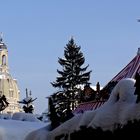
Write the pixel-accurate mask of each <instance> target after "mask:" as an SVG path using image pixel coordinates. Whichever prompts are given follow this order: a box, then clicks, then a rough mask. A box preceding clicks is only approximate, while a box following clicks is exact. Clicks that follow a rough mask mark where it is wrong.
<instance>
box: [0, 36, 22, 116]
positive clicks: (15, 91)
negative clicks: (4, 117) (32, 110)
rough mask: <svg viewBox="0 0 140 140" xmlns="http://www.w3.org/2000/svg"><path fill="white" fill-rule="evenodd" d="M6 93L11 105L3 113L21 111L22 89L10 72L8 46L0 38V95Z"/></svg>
mask: <svg viewBox="0 0 140 140" xmlns="http://www.w3.org/2000/svg"><path fill="white" fill-rule="evenodd" d="M2 95H5V97H6V99H7V101H8V103H9V105H8V107H6V108H5V109H4V110H3V111H2V113H11V114H12V113H15V112H20V110H21V109H20V105H19V103H18V101H19V99H20V90H19V88H18V84H17V80H16V79H13V78H12V76H11V74H10V73H9V66H8V50H7V46H6V45H5V43H4V42H3V40H2V38H0V96H2Z"/></svg>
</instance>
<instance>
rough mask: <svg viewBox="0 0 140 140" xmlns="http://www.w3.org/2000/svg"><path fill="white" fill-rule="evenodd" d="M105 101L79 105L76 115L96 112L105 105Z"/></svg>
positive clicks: (75, 111)
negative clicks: (88, 111) (90, 111)
mask: <svg viewBox="0 0 140 140" xmlns="http://www.w3.org/2000/svg"><path fill="white" fill-rule="evenodd" d="M104 103H105V101H91V102H85V103H81V104H79V105H78V107H77V108H76V109H75V110H74V111H73V113H74V114H77V113H83V112H84V111H86V110H95V109H97V108H99V107H100V106H101V105H103V104H104Z"/></svg>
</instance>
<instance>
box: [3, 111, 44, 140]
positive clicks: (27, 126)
mask: <svg viewBox="0 0 140 140" xmlns="http://www.w3.org/2000/svg"><path fill="white" fill-rule="evenodd" d="M23 120H24V121H23ZM46 125H47V124H46V123H43V122H41V121H39V120H38V119H37V118H36V117H35V116H34V115H33V114H29V113H15V114H13V116H12V115H8V114H1V115H0V140H24V139H25V137H26V136H27V135H28V134H29V133H30V132H32V131H34V130H36V129H40V128H42V127H44V126H46Z"/></svg>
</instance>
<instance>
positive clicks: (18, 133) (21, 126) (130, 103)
mask: <svg viewBox="0 0 140 140" xmlns="http://www.w3.org/2000/svg"><path fill="white" fill-rule="evenodd" d="M134 83H135V80H134V79H131V78H127V79H123V80H121V81H120V82H119V83H118V84H117V85H116V86H115V88H114V89H113V91H112V93H111V95H110V98H109V99H108V101H107V102H106V103H104V104H103V105H102V106H101V107H100V108H98V109H96V110H92V111H85V112H84V113H83V114H77V115H75V116H74V117H73V118H71V119H70V120H68V121H66V122H65V123H63V124H61V125H60V126H59V127H57V128H56V129H54V130H52V131H49V128H50V126H49V125H50V124H47V123H42V122H38V121H36V119H33V118H32V117H33V116H29V115H28V116H26V115H27V114H26V115H25V114H22V113H19V114H15V115H13V116H12V119H11V120H6V119H0V124H1V125H0V140H54V139H55V137H56V136H59V135H62V134H64V135H65V134H70V133H72V132H74V131H75V130H80V128H81V127H82V126H87V127H92V128H95V129H96V128H97V127H101V128H102V130H104V131H105V130H110V131H113V130H114V129H115V126H116V124H121V125H122V126H123V125H125V124H126V123H127V122H128V121H129V120H132V121H133V120H134V119H137V120H138V119H140V103H138V104H137V103H136V98H137V95H134V91H135V87H134ZM16 115H17V116H16ZM27 118H28V119H27ZM13 119H17V120H13ZM21 120H24V121H21Z"/></svg>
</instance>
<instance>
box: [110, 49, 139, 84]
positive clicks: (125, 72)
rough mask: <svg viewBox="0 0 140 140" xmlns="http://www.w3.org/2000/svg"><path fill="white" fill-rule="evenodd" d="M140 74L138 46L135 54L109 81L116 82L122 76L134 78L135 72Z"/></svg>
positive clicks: (122, 77)
mask: <svg viewBox="0 0 140 140" xmlns="http://www.w3.org/2000/svg"><path fill="white" fill-rule="evenodd" d="M137 72H138V73H139V74H140V48H138V52H137V55H136V56H135V57H134V58H133V59H132V61H130V63H128V65H127V66H126V67H124V68H123V69H122V70H121V71H120V72H119V73H118V74H117V75H116V76H115V77H114V78H113V79H112V80H111V82H113V81H114V82H118V81H120V80H121V79H124V78H135V75H136V73H137Z"/></svg>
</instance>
